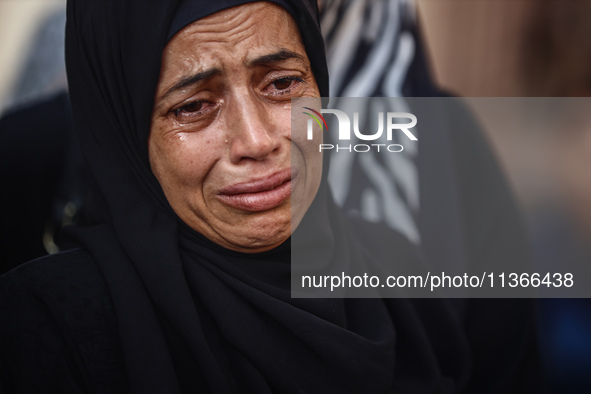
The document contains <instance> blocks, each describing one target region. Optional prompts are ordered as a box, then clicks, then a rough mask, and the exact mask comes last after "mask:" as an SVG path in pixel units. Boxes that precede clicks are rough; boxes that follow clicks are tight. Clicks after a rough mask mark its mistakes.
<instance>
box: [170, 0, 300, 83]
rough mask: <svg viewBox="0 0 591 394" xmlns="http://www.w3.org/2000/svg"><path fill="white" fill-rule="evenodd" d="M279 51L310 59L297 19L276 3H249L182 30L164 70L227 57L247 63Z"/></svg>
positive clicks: (221, 12) (175, 37)
mask: <svg viewBox="0 0 591 394" xmlns="http://www.w3.org/2000/svg"><path fill="white" fill-rule="evenodd" d="M279 52H292V53H295V54H299V55H301V56H300V57H302V58H304V59H305V61H306V62H307V56H306V51H305V48H304V46H303V43H302V40H301V38H300V34H299V30H298V27H297V25H296V23H295V21H294V20H293V18H292V17H291V15H290V14H289V13H288V12H287V11H285V10H284V9H283V8H281V7H279V6H276V5H274V4H271V3H266V2H257V3H249V4H245V5H241V6H237V7H233V8H230V9H227V10H224V11H220V12H218V13H215V14H213V15H210V16H208V17H206V18H203V19H200V20H198V21H196V22H193V23H192V24H191V25H189V26H187V27H185V28H184V29H182V30H181V31H180V32H179V33H178V34H176V35H175V36H174V37H173V38H172V39H171V40H170V41H169V43H168V45H167V46H166V48H165V50H164V54H163V71H164V72H166V69H167V68H169V67H173V68H177V66H181V67H191V68H195V67H211V66H212V63H220V62H223V59H226V60H230V61H232V62H233V63H235V64H237V65H240V64H243V65H247V64H248V63H249V62H251V61H253V60H254V59H257V58H260V57H261V56H265V55H269V54H272V53H279ZM294 58H295V57H294ZM217 66H222V65H221V64H217Z"/></svg>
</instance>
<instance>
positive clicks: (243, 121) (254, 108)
mask: <svg viewBox="0 0 591 394" xmlns="http://www.w3.org/2000/svg"><path fill="white" fill-rule="evenodd" d="M235 104H236V105H234V106H231V108H229V115H230V117H231V119H232V121H231V122H230V123H229V125H230V130H229V132H228V135H229V140H230V144H231V145H230V159H231V161H232V163H234V164H238V163H240V162H242V161H244V160H256V161H261V160H264V159H265V158H266V157H267V156H269V155H270V154H271V153H273V152H275V151H277V150H278V149H279V147H280V133H279V130H278V126H277V124H276V122H274V121H273V117H272V114H271V113H269V111H268V109H267V108H266V106H265V105H264V104H262V103H260V102H258V103H257V102H255V100H254V99H252V98H241V99H240V100H238V102H236V103H235Z"/></svg>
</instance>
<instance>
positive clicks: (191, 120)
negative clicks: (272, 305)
mask: <svg viewBox="0 0 591 394" xmlns="http://www.w3.org/2000/svg"><path fill="white" fill-rule="evenodd" d="M195 76H198V78H194V77H195ZM319 95H320V94H319V91H318V87H317V84H316V81H315V79H314V76H313V74H312V71H311V67H310V64H309V60H308V58H307V56H306V52H305V49H304V46H303V44H302V41H301V38H300V35H299V31H298V28H297V25H296V24H295V22H294V21H293V19H292V18H291V16H290V15H289V14H288V13H287V12H286V11H285V10H283V9H282V8H280V7H278V6H275V5H273V4H270V3H266V2H257V3H250V4H246V5H242V6H238V7H234V8H230V9H227V10H224V11H221V12H218V13H216V14H213V15H211V16H209V17H206V18H203V19H200V20H198V21H196V22H194V23H193V24H191V25H189V26H188V27H186V28H184V29H183V30H181V31H180V32H179V33H178V34H177V35H176V36H174V37H173V38H172V39H171V40H170V42H169V43H168V45H167V46H166V48H165V49H164V52H163V56H162V67H161V73H160V80H159V83H158V87H157V90H156V95H155V104H154V109H153V113H152V126H151V130H150V137H149V141H148V143H149V155H150V165H151V167H152V171H153V173H154V175H155V176H156V178H157V179H158V181H159V182H160V185H161V186H162V189H163V191H164V194H165V195H166V198H167V199H168V202H169V203H170V205H171V207H172V208H173V210H174V211H175V212H176V214H177V215H178V216H179V217H180V218H181V220H183V221H184V222H185V223H186V224H187V225H189V226H190V227H191V228H192V229H194V230H195V231H197V232H199V233H201V234H202V235H204V236H205V237H207V238H208V239H210V240H211V241H213V242H215V243H217V244H218V245H221V246H223V247H225V248H227V249H230V250H234V251H238V252H246V253H257V252H263V251H266V250H269V249H272V248H274V247H276V246H278V245H280V244H281V243H282V242H284V241H285V240H286V239H287V238H289V236H290V235H291V231H292V229H293V230H295V228H296V227H297V224H298V223H299V222H300V220H301V219H302V217H303V216H304V214H305V212H306V210H307V209H308V208H309V206H310V204H311V203H312V200H313V198H314V196H315V194H316V192H317V190H318V187H319V184H320V178H321V172H322V157H321V155H320V154H319V153H318V152H317V150H318V143H319V141H317V140H316V139H315V140H312V141H307V140H306V139H305V138H297V139H295V140H292V137H291V111H290V110H291V98H294V97H318V96H319ZM290 179H291V180H290ZM273 187H275V189H273V190H271V189H272V188H273ZM290 191H291V194H290ZM292 205H293V206H292Z"/></svg>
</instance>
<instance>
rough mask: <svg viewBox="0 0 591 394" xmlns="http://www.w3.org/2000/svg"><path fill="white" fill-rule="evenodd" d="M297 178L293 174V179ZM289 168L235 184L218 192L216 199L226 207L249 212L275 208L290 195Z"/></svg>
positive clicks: (290, 177) (290, 178)
mask: <svg viewBox="0 0 591 394" xmlns="http://www.w3.org/2000/svg"><path fill="white" fill-rule="evenodd" d="M296 177H297V176H296V175H295V174H294V176H293V178H294V179H295V178H296ZM291 186H292V171H291V168H287V169H285V170H282V171H279V172H276V173H275V174H273V175H271V176H268V177H265V178H260V179H255V180H252V181H248V182H242V183H237V184H234V185H232V186H229V187H226V188H224V189H222V190H221V191H220V193H219V194H218V197H219V198H220V199H221V200H222V202H223V203H224V204H226V205H229V206H231V207H233V208H236V209H241V210H243V211H249V212H261V211H266V210H269V209H273V208H276V207H278V206H280V205H281V204H283V203H284V202H285V201H287V199H289V197H290V195H291Z"/></svg>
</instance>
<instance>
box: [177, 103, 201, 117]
mask: <svg viewBox="0 0 591 394" xmlns="http://www.w3.org/2000/svg"><path fill="white" fill-rule="evenodd" d="M202 108H203V101H193V102H192V103H189V104H186V105H183V106H182V107H179V108H177V109H175V110H174V111H173V112H174V114H175V115H176V116H177V117H178V116H179V115H180V114H181V113H183V112H184V113H192V112H199V111H201V109H202Z"/></svg>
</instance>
